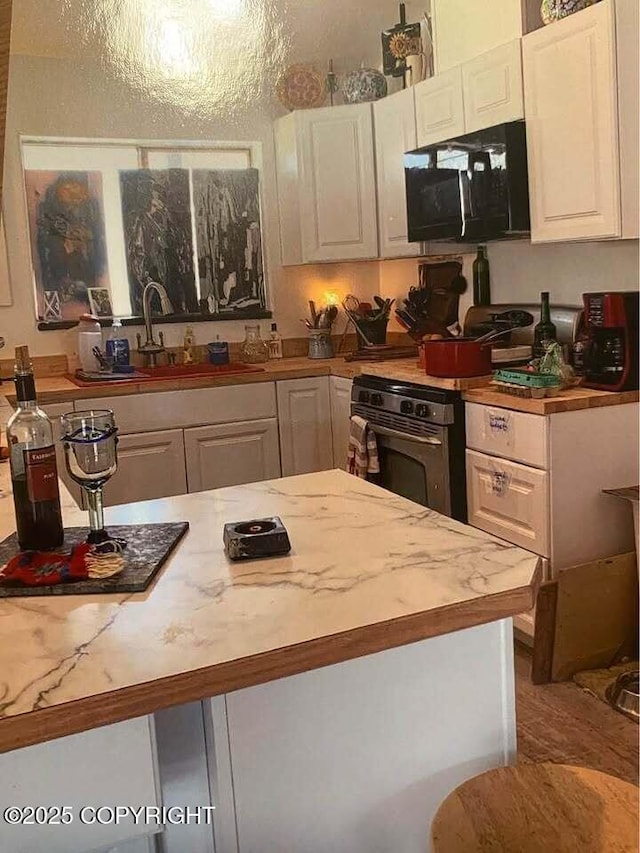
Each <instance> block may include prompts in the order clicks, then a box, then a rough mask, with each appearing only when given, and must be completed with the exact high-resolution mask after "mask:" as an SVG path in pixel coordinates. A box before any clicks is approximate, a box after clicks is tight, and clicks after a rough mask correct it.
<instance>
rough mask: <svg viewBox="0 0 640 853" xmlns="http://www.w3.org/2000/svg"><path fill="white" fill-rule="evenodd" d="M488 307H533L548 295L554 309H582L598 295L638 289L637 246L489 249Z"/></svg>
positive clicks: (521, 243) (517, 244) (511, 244)
mask: <svg viewBox="0 0 640 853" xmlns="http://www.w3.org/2000/svg"><path fill="white" fill-rule="evenodd" d="M488 257H489V264H490V269H491V298H492V301H493V302H511V301H514V302H537V301H538V299H539V298H540V291H541V290H548V291H549V293H550V296H551V301H552V302H555V303H556V304H557V305H582V299H581V295H582V294H583V293H587V292H589V291H594V290H595V291H598V290H637V289H638V241H637V240H610V241H608V242H598V243H562V244H557V245H556V244H553V245H551V244H545V245H540V244H537V245H535V246H534V245H531V243H530V242H529V241H528V240H526V241H525V240H513V241H503V242H498V243H489V251H488Z"/></svg>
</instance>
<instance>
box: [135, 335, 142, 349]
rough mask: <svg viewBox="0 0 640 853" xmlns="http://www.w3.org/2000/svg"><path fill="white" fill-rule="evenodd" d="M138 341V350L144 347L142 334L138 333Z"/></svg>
mask: <svg viewBox="0 0 640 853" xmlns="http://www.w3.org/2000/svg"><path fill="white" fill-rule="evenodd" d="M136 341H137V342H138V349H140V347H141V346H142V335H141V334H140V332H136Z"/></svg>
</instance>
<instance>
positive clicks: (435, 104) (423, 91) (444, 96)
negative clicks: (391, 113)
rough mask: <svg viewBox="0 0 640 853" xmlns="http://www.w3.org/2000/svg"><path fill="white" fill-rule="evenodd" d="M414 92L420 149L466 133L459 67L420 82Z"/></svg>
mask: <svg viewBox="0 0 640 853" xmlns="http://www.w3.org/2000/svg"><path fill="white" fill-rule="evenodd" d="M413 90H414V93H415V99H416V124H417V135H418V136H417V138H418V146H419V147H422V146H424V145H431V144H432V143H433V142H441V141H442V140H443V139H451V138H452V137H454V136H461V135H462V134H463V133H464V132H465V123H464V102H463V99H462V69H461V68H460V67H457V68H451V69H450V70H449V71H445V72H444V73H443V74H438V75H437V76H436V77H430V78H429V79H428V80H423V81H422V83H417V84H416V85H415V86H414V87H413Z"/></svg>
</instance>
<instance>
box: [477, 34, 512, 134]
mask: <svg viewBox="0 0 640 853" xmlns="http://www.w3.org/2000/svg"><path fill="white" fill-rule="evenodd" d="M462 93H463V97H464V117H465V125H466V129H467V133H472V132H473V131H474V130H481V129H482V128H484V127H493V126H494V125H496V124H503V123H504V122H507V121H516V120H517V119H521V118H524V99H523V94H522V57H521V51H520V39H515V40H514V41H510V42H508V43H507V44H503V45H501V46H500V47H497V48H495V49H494V50H490V51H489V52H488V53H483V54H482V56H478V57H477V58H476V59H472V60H471V61H470V62H466V63H465V64H464V65H463V66H462Z"/></svg>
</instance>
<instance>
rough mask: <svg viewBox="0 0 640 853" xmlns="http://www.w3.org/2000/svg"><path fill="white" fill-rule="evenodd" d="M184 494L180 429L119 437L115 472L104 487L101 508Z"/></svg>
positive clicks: (182, 448) (184, 483) (182, 451)
mask: <svg viewBox="0 0 640 853" xmlns="http://www.w3.org/2000/svg"><path fill="white" fill-rule="evenodd" d="M186 491H187V476H186V471H185V462H184V437H183V432H182V430H181V429H168V430H162V431H160V432H142V433H136V434H133V435H121V436H120V438H119V440H118V470H117V472H116V474H115V475H114V476H113V477H112V478H111V480H110V481H109V482H108V483H107V485H106V486H105V489H104V502H105V506H113V505H114V504H124V503H134V502H135V501H146V500H152V499H154V498H168V497H171V496H172V495H184V494H186Z"/></svg>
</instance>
